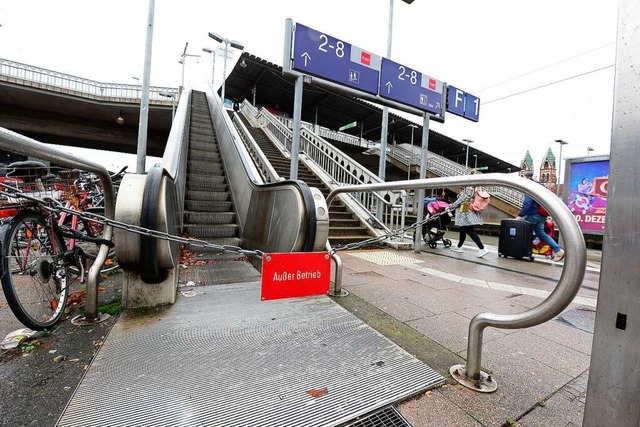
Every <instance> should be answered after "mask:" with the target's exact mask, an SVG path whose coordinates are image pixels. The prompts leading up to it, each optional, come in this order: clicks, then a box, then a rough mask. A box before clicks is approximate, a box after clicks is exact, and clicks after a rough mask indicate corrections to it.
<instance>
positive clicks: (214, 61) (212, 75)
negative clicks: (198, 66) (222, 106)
mask: <svg viewBox="0 0 640 427" xmlns="http://www.w3.org/2000/svg"><path fill="white" fill-rule="evenodd" d="M202 51H203V52H207V53H210V54H211V56H212V57H213V59H212V60H211V61H212V64H213V65H212V66H211V87H215V86H214V84H213V80H214V79H215V78H216V53H215V52H214V50H213V49H210V48H208V47H203V48H202Z"/></svg>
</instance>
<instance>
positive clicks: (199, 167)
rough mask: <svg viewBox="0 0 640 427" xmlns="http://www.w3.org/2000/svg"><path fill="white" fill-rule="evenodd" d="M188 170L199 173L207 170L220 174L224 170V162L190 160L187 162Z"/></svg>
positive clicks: (207, 171)
mask: <svg viewBox="0 0 640 427" xmlns="http://www.w3.org/2000/svg"><path fill="white" fill-rule="evenodd" d="M187 171H188V173H189V174H190V173H192V172H194V173H198V172H206V173H214V174H219V173H220V172H221V171H222V163H216V162H203V161H200V160H189V161H188V162H187Z"/></svg>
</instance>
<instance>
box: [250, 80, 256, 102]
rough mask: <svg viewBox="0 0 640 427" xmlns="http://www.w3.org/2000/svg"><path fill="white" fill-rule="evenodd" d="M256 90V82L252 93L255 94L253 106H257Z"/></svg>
mask: <svg viewBox="0 0 640 427" xmlns="http://www.w3.org/2000/svg"><path fill="white" fill-rule="evenodd" d="M256 91H257V89H256V85H255V84H254V85H253V88H252V89H251V94H252V95H253V106H254V107H255V106H256Z"/></svg>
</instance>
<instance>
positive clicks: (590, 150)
mask: <svg viewBox="0 0 640 427" xmlns="http://www.w3.org/2000/svg"><path fill="white" fill-rule="evenodd" d="M594 150H595V149H594V148H593V147H591V146H588V147H587V156H589V155H590V154H591V152H592V151H594Z"/></svg>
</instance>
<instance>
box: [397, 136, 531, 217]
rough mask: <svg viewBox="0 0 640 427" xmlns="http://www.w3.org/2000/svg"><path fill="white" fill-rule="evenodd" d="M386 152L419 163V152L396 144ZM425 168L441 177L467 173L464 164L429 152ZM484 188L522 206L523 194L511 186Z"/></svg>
mask: <svg viewBox="0 0 640 427" xmlns="http://www.w3.org/2000/svg"><path fill="white" fill-rule="evenodd" d="M387 154H388V155H389V156H390V157H393V158H394V159H396V160H397V161H398V162H400V163H403V164H405V165H407V166H408V165H409V160H411V164H420V155H419V154H416V153H412V152H411V151H410V150H407V149H405V148H403V147H400V146H397V145H395V146H391V147H390V148H389V150H388V152H387ZM427 170H429V171H431V172H433V173H434V174H436V175H438V176H442V177H446V176H460V175H467V174H468V172H467V168H466V167H465V166H464V165H461V164H459V163H456V162H453V161H451V160H449V159H446V158H444V157H442V156H439V155H437V154H435V153H431V152H429V153H428V154H427ZM486 190H487V191H488V192H489V193H491V194H492V195H494V196H496V197H498V198H500V199H502V200H504V201H506V202H508V203H510V204H512V205H514V206H522V202H523V201H524V194H522V193H521V192H519V191H518V190H515V189H512V188H503V187H496V186H490V187H487V188H486Z"/></svg>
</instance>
